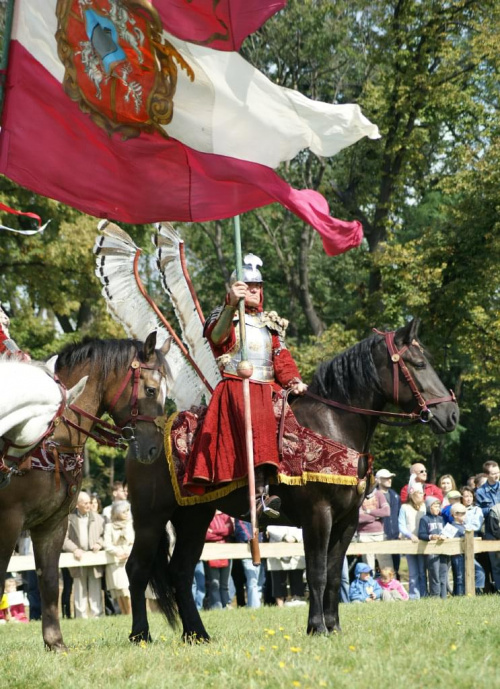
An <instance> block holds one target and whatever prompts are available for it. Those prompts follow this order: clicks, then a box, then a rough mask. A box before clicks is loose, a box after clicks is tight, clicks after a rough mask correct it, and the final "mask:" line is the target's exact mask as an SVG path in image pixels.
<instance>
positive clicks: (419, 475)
mask: <svg viewBox="0 0 500 689" xmlns="http://www.w3.org/2000/svg"><path fill="white" fill-rule="evenodd" d="M415 485H416V486H417V487H418V486H419V485H420V486H421V490H423V493H424V500H425V498H439V501H440V502H443V491H442V490H441V489H440V488H438V487H437V486H436V485H435V484H434V483H427V469H426V468H425V467H424V465H423V464H412V465H411V467H410V481H409V482H408V484H407V485H406V486H403V489H402V491H401V504H403V503H405V502H406V501H407V500H408V489H409V488H410V489H412V488H413V487H414V486H415Z"/></svg>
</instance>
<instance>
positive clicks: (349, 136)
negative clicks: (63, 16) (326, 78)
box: [13, 0, 380, 168]
mask: <svg viewBox="0 0 500 689" xmlns="http://www.w3.org/2000/svg"><path fill="white" fill-rule="evenodd" d="M17 4H18V5H19V7H18V10H17V15H16V21H15V25H14V29H13V38H15V39H16V40H17V41H19V42H20V43H21V45H23V46H24V47H25V48H26V50H28V52H30V53H31V55H32V56H33V57H34V58H35V59H36V60H38V61H39V62H40V63H41V64H42V65H43V66H44V67H45V68H46V69H47V70H48V71H49V72H50V74H51V75H52V76H53V77H54V78H55V79H57V80H58V81H59V82H61V83H62V81H63V77H64V67H63V65H62V63H61V61H60V60H59V58H58V54H57V44H56V38H55V35H56V31H57V17H56V5H57V1H56V0H17ZM163 36H164V38H165V39H166V40H167V41H169V42H170V43H171V44H172V45H173V46H174V47H175V48H176V49H177V51H178V52H179V53H180V55H182V57H183V58H184V59H185V60H186V62H187V64H188V65H189V67H190V68H191V69H192V70H193V72H194V80H193V81H191V80H190V78H189V76H188V75H187V73H186V71H184V70H182V69H179V70H178V72H177V86H176V91H175V97H174V114H173V118H172V121H171V122H170V123H169V124H168V125H166V126H165V127H164V128H165V130H166V132H167V133H168V135H169V136H170V137H172V138H174V139H177V140H178V141H180V142H182V143H184V144H185V145H187V146H189V147H190V148H193V149H194V150H196V151H200V152H202V153H213V154H217V155H223V156H229V157H231V158H238V159H240V160H246V161H249V162H253V163H260V164H261V165H266V166H268V167H272V168H275V167H277V166H278V165H279V164H280V163H282V162H285V161H288V160H291V159H292V158H293V157H294V156H296V155H297V153H299V152H300V151H301V150H303V149H305V148H309V149H311V151H313V152H314V153H316V154H318V155H320V156H332V155H335V154H336V153H338V152H339V151H341V150H342V149H343V148H346V147H347V146H350V145H351V144H353V143H355V142H356V141H359V140H360V139H362V138H363V137H365V136H367V137H369V138H370V139H377V138H379V136H380V134H379V131H378V127H377V126H376V125H374V124H372V123H371V122H370V121H369V120H368V119H367V118H366V117H365V116H364V115H363V114H362V112H361V109H360V108H359V106H358V105H352V104H347V105H335V104H328V103H322V102H319V101H313V100H311V99H309V98H306V97H305V96H303V95H302V94H300V93H299V92H298V91H293V90H291V89H286V88H283V87H281V86H277V85H276V84H273V83H272V82H271V81H270V80H269V79H268V78H267V77H266V76H264V75H263V74H262V73H261V72H259V70H257V69H255V68H254V67H252V65H250V64H249V63H248V62H247V61H246V60H244V59H243V58H242V57H241V56H240V55H239V54H238V53H234V52H227V51H219V50H213V49H211V48H207V47H205V46H200V45H196V44H194V43H188V42H186V41H182V40H180V39H178V38H175V37H174V36H172V35H171V34H168V33H167V32H164V33H163Z"/></svg>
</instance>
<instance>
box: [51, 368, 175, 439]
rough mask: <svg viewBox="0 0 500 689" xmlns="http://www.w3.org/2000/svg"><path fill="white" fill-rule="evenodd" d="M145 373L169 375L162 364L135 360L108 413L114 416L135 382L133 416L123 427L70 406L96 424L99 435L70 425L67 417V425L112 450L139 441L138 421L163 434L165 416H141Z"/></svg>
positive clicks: (76, 425)
mask: <svg viewBox="0 0 500 689" xmlns="http://www.w3.org/2000/svg"><path fill="white" fill-rule="evenodd" d="M143 369H146V370H148V371H158V372H159V374H160V375H161V376H162V378H165V374H164V373H163V372H162V370H161V369H162V365H161V364H157V365H149V364H145V363H143V362H141V361H139V360H138V359H134V360H133V361H132V362H131V364H130V366H129V368H128V371H127V374H126V376H125V377H124V379H123V381H122V382H121V384H120V387H119V388H118V390H117V392H116V394H115V396H114V397H113V399H112V400H111V404H110V406H109V409H108V413H109V414H112V413H113V411H114V409H115V408H116V405H117V404H118V402H119V400H120V398H121V396H122V395H123V393H124V391H125V389H126V387H127V385H128V384H129V382H130V380H131V379H132V378H133V381H132V392H131V395H130V416H129V417H128V418H127V419H126V420H125V421H124V422H123V425H122V426H117V425H115V424H110V423H107V422H106V421H102V420H101V419H100V418H99V417H97V416H94V415H93V414H90V413H89V412H86V411H85V410H83V409H80V407H77V405H76V404H70V405H69V409H71V411H73V412H74V413H75V414H79V415H81V416H84V417H85V418H87V419H90V420H91V421H93V422H94V423H95V428H94V431H95V433H92V432H90V431H87V430H86V429H84V428H82V427H81V426H80V425H78V424H77V423H75V422H73V421H70V420H69V419H67V418H66V417H63V422H64V423H65V424H66V425H68V426H71V427H72V428H75V429H77V430H79V431H80V432H82V433H84V434H85V435H87V436H88V437H90V438H93V439H94V440H96V441H97V442H98V443H99V444H100V445H107V446H109V447H120V448H122V449H124V448H125V447H126V446H125V445H124V442H125V441H126V442H131V441H132V440H135V430H136V424H137V422H138V421H143V422H145V423H153V424H155V426H156V428H157V429H158V431H160V432H161V431H162V430H163V427H164V418H165V417H164V415H161V416H147V415H144V414H139V382H140V379H141V372H142V370H143Z"/></svg>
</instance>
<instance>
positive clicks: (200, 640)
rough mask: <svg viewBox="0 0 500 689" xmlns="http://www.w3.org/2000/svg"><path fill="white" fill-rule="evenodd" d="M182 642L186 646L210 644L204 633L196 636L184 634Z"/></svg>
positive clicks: (193, 633)
mask: <svg viewBox="0 0 500 689" xmlns="http://www.w3.org/2000/svg"><path fill="white" fill-rule="evenodd" d="M182 640H183V641H184V643H186V644H191V645H195V644H208V643H210V637H209V636H208V634H207V633H206V632H205V633H204V634H197V633H196V632H189V633H188V632H185V633H184V634H183V635H182Z"/></svg>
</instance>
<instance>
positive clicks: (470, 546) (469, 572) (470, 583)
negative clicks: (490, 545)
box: [464, 530, 476, 596]
mask: <svg viewBox="0 0 500 689" xmlns="http://www.w3.org/2000/svg"><path fill="white" fill-rule="evenodd" d="M464 559H465V595H466V596H475V595H476V575H475V569H474V531H469V530H467V531H466V532H465V538H464Z"/></svg>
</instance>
